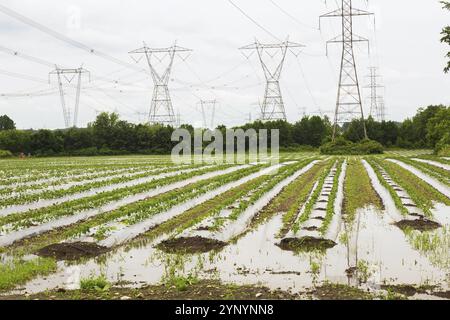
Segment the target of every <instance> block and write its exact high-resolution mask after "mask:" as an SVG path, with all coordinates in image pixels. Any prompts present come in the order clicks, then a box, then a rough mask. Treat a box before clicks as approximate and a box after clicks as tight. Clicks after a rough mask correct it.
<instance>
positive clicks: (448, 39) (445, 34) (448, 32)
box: [441, 1, 450, 73]
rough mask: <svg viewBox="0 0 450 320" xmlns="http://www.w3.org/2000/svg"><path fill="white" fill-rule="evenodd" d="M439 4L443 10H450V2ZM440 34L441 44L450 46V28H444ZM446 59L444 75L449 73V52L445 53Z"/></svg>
mask: <svg viewBox="0 0 450 320" xmlns="http://www.w3.org/2000/svg"><path fill="white" fill-rule="evenodd" d="M441 3H442V4H443V5H444V8H445V9H447V10H450V2H448V1H441ZM441 34H442V39H441V42H442V43H446V44H448V45H450V26H446V27H444V29H442V32H441ZM447 58H448V59H449V61H448V63H447V66H446V67H445V69H444V71H445V73H448V72H449V71H450V52H448V53H447Z"/></svg>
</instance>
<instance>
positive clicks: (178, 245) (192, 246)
mask: <svg viewBox="0 0 450 320" xmlns="http://www.w3.org/2000/svg"><path fill="white" fill-rule="evenodd" d="M226 245H227V243H226V242H223V241H219V240H215V239H208V238H203V237H189V238H175V239H169V240H165V241H163V242H161V243H160V244H158V245H157V246H156V247H157V248H158V249H160V250H163V251H165V252H169V253H204V252H209V251H212V250H220V249H222V248H223V247H225V246H226Z"/></svg>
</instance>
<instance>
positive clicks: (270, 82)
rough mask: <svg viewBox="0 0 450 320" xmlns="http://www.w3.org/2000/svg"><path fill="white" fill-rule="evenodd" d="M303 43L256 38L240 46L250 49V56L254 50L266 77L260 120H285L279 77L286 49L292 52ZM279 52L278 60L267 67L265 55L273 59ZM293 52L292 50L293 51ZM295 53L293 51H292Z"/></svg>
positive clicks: (244, 49) (243, 48) (246, 49)
mask: <svg viewBox="0 0 450 320" xmlns="http://www.w3.org/2000/svg"><path fill="white" fill-rule="evenodd" d="M303 47H304V45H302V44H299V43H294V42H289V41H285V42H282V43H277V44H262V43H260V42H258V41H257V40H256V41H255V43H253V44H250V45H248V46H245V47H242V48H240V50H243V51H248V50H252V53H251V54H250V55H248V56H246V57H247V59H248V58H250V56H251V55H252V54H253V53H254V52H255V51H256V52H257V54H258V57H259V60H260V62H261V66H262V68H263V71H264V76H265V77H266V81H267V84H266V91H265V94H264V100H263V103H262V106H261V114H262V115H261V120H262V121H271V120H280V119H281V120H285V121H286V120H287V117H286V110H285V108H284V101H283V96H282V94H281V89H280V77H281V72H282V70H283V65H284V61H285V60H286V54H287V52H288V50H290V51H291V52H293V50H292V49H293V48H303ZM280 52H281V56H280V58H279V60H278V61H276V62H275V66H274V67H273V68H271V67H269V65H268V63H267V60H266V59H267V57H270V58H272V59H275V56H276V55H277V54H278V53H280ZM293 53H294V52H293ZM294 54H295V53H294Z"/></svg>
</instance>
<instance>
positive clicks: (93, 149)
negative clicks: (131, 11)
mask: <svg viewBox="0 0 450 320" xmlns="http://www.w3.org/2000/svg"><path fill="white" fill-rule="evenodd" d="M182 127H183V128H185V129H188V130H190V131H191V132H192V133H193V132H194V130H195V129H194V128H193V127H192V126H190V125H183V126H182ZM366 127H367V132H368V136H369V138H370V139H371V140H374V141H377V142H379V143H380V144H382V145H383V146H385V147H388V148H389V147H400V148H432V149H435V150H436V151H439V150H445V149H447V150H448V148H449V145H450V107H446V106H443V105H439V106H429V107H427V108H422V109H420V110H419V111H418V112H417V114H416V115H415V116H414V117H413V118H411V119H406V120H405V121H403V122H394V121H384V122H377V121H375V120H374V119H373V118H371V117H369V119H367V120H366ZM238 128H241V129H243V130H247V129H255V130H256V131H258V130H259V129H268V130H270V129H279V130H280V147H281V148H282V149H288V150H296V149H300V148H318V147H320V146H321V145H323V144H324V143H327V142H329V141H330V140H331V135H332V123H331V121H330V120H329V119H328V118H327V117H320V116H305V117H303V118H302V119H300V120H299V121H297V122H295V123H289V122H286V121H281V120H280V121H272V122H261V121H255V122H252V123H248V124H245V125H243V126H240V127H235V128H233V129H238ZM217 129H218V130H221V131H223V132H225V130H226V127H225V126H218V127H217ZM174 130H175V129H174V128H173V127H171V126H166V125H149V124H133V123H130V122H127V121H124V120H121V119H120V118H119V116H118V115H117V114H115V113H101V114H99V115H98V116H97V118H96V119H95V121H94V122H92V123H89V125H88V126H87V128H70V129H64V130H61V129H60V130H46V129H41V130H17V129H15V125H14V122H13V121H12V120H11V119H9V117H7V116H2V117H0V150H7V151H10V152H12V153H13V154H20V153H25V154H31V155H37V156H51V155H85V156H89V155H113V154H168V153H170V152H171V150H172V148H173V147H174V146H175V144H176V143H177V142H172V141H171V137H172V132H173V131H174ZM339 134H340V135H341V136H342V137H343V138H345V139H346V140H349V141H351V142H359V141H362V140H363V139H364V131H363V126H362V122H361V120H353V121H352V122H351V123H347V124H345V125H343V126H342V127H340V128H339Z"/></svg>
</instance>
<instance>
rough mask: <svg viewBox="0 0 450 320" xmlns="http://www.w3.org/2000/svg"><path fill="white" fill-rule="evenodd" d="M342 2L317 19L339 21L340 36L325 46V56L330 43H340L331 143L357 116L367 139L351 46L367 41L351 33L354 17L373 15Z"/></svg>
mask: <svg viewBox="0 0 450 320" xmlns="http://www.w3.org/2000/svg"><path fill="white" fill-rule="evenodd" d="M341 1H342V5H341V7H340V8H338V9H337V10H335V11H332V12H329V13H326V14H324V15H322V16H320V20H321V18H331V17H339V18H341V20H342V34H341V35H339V36H337V37H335V38H333V39H331V40H330V41H328V42H327V52H328V44H329V43H342V59H341V71H340V76H339V88H338V95H337V102H336V110H335V114H334V127H333V140H334V139H335V138H336V133H337V127H338V125H339V124H343V123H346V122H350V121H351V120H352V119H354V118H355V117H356V116H358V117H360V118H361V120H362V123H363V126H364V135H365V137H366V138H367V130H366V125H365V122H364V110H363V106H362V100H361V90H360V86H359V80H358V72H357V70H356V61H355V54H354V50H353V44H354V43H356V42H367V43H368V42H369V40H368V39H366V38H363V37H360V36H357V35H355V34H354V33H353V17H354V16H368V15H373V13H370V12H367V11H364V10H359V9H355V8H353V6H352V0H341ZM327 54H328V53H327Z"/></svg>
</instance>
